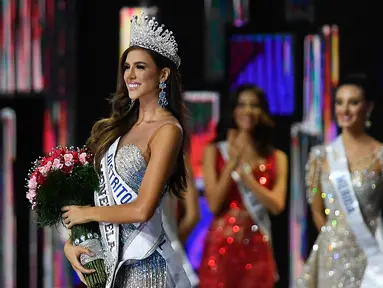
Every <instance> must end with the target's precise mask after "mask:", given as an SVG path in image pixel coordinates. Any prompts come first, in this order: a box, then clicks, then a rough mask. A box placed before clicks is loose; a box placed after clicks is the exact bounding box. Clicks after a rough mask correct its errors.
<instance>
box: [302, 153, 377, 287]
mask: <svg viewBox="0 0 383 288" xmlns="http://www.w3.org/2000/svg"><path fill="white" fill-rule="evenodd" d="M382 155H383V149H380V151H379V152H378V153H377V155H376V157H375V158H374V161H373V162H372V163H371V164H370V165H369V167H366V169H364V170H363V171H355V172H353V173H352V182H353V187H354V190H355V194H356V197H357V199H358V201H359V206H360V209H361V212H362V214H363V217H364V220H365V222H366V224H367V226H368V227H369V228H370V230H371V231H372V232H373V233H375V230H376V227H377V224H378V223H380V221H381V207H382V192H383V180H382V173H381V172H375V171H374V170H373V169H371V168H372V167H373V166H376V165H377V163H378V164H380V167H382V163H383V157H382ZM324 159H325V147H324V146H316V147H314V148H313V149H312V151H311V153H310V157H309V162H308V166H307V170H308V171H307V172H308V173H307V179H306V181H307V185H308V187H310V188H311V189H310V190H309V191H308V193H307V194H308V200H309V202H311V200H312V197H313V193H316V192H318V193H321V197H322V199H323V201H324V206H325V214H326V215H327V223H326V224H325V226H323V227H322V230H321V232H320V233H319V235H318V238H317V240H316V242H315V244H314V246H313V249H312V251H311V254H310V256H309V258H308V260H307V262H306V264H305V267H304V271H303V273H302V275H301V276H300V278H299V279H298V280H297V282H296V285H295V287H307V288H335V287H336V288H339V287H342V288H346V287H347V288H356V287H360V285H361V281H362V279H363V274H364V270H365V268H366V256H365V254H364V252H363V251H362V250H361V249H360V248H359V246H358V244H357V242H356V239H355V237H354V235H353V233H352V230H351V229H350V227H349V225H348V223H347V222H346V219H345V218H344V214H343V211H342V209H341V204H340V203H339V202H338V199H337V196H336V194H335V193H334V192H335V191H334V189H333V186H332V184H331V182H330V180H329V173H328V171H323V170H324V169H323V163H324ZM319 181H320V189H318V184H319ZM310 182H311V183H310ZM382 264H383V263H382Z"/></svg>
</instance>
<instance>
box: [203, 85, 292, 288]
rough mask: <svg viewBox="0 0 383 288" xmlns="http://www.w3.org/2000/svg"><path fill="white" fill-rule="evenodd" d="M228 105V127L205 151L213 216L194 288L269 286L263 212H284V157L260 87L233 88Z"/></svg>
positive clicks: (271, 266)
mask: <svg viewBox="0 0 383 288" xmlns="http://www.w3.org/2000/svg"><path fill="white" fill-rule="evenodd" d="M230 107H232V108H233V110H232V111H230V113H229V114H228V115H230V116H231V117H232V121H231V122H232V123H231V125H230V127H232V128H230V129H229V130H228V131H224V134H223V135H218V137H217V140H216V141H215V142H214V143H211V144H210V145H209V146H208V147H207V148H206V150H205V156H204V181H205V195H206V197H207V201H208V204H209V208H210V210H211V211H212V212H213V214H214V215H215V216H214V220H213V222H212V224H211V226H210V229H209V232H208V235H207V237H206V241H205V250H204V255H203V258H202V264H201V268H200V287H245V288H246V287H254V285H255V284H254V283H262V287H274V283H275V282H276V280H277V271H276V265H275V261H274V256H273V248H272V244H271V236H272V235H271V222H270V219H269V215H268V212H271V213H272V214H274V215H277V214H279V213H281V212H282V211H283V210H284V209H285V201H286V190H287V175H288V173H287V171H288V166H287V157H286V154H285V153H283V152H282V151H280V150H277V149H275V148H274V143H273V138H272V134H273V129H274V128H273V125H274V123H273V122H272V120H271V118H270V114H269V108H268V103H267V100H266V96H265V93H264V92H263V91H262V90H261V89H260V88H258V87H256V86H241V87H239V88H238V90H237V91H236V93H235V95H234V98H233V102H232V104H231V106H230ZM230 116H229V117H230ZM225 132H227V133H225ZM220 136H221V137H220Z"/></svg>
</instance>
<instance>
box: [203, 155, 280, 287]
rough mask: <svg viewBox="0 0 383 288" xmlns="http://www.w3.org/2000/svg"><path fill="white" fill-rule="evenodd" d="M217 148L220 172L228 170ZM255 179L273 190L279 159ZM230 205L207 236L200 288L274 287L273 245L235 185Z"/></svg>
mask: <svg viewBox="0 0 383 288" xmlns="http://www.w3.org/2000/svg"><path fill="white" fill-rule="evenodd" d="M224 165H225V163H224V160H223V158H222V156H221V154H220V152H219V150H218V149H217V166H216V167H217V171H218V173H220V171H222V169H223V168H224ZM254 176H255V178H256V179H257V180H258V181H259V182H260V183H261V184H262V185H264V186H265V187H267V188H269V189H271V188H272V186H273V183H274V180H275V156H274V155H271V156H270V157H269V158H268V159H267V161H266V164H265V165H260V166H259V167H257V168H256V169H254ZM226 203H227V204H226V206H225V207H224V208H223V209H222V212H221V214H220V215H219V216H215V218H214V219H213V222H212V225H211V227H210V229H209V232H208V234H207V236H206V241H205V247H204V253H203V257H202V262H201V266H200V271H199V276H200V286H199V287H200V288H237V287H238V288H250V287H251V288H271V287H274V284H275V280H276V266H275V261H274V257H273V252H272V248H271V243H269V239H268V237H267V236H266V235H263V234H262V232H261V231H260V230H259V228H258V226H257V223H254V222H253V220H252V219H251V217H250V214H249V212H248V211H247V209H246V207H245V205H244V203H243V201H242V198H241V195H240V192H239V191H238V188H237V186H236V184H235V183H234V182H232V184H231V189H230V191H229V194H228V196H227V201H226Z"/></svg>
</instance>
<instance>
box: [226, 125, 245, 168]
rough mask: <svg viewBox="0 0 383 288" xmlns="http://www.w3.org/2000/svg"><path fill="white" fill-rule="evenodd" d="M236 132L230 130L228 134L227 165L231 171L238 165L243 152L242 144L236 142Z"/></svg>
mask: <svg viewBox="0 0 383 288" xmlns="http://www.w3.org/2000/svg"><path fill="white" fill-rule="evenodd" d="M237 136H238V131H236V130H234V129H230V130H229V132H228V137H227V138H228V144H229V149H228V150H229V151H228V153H229V163H228V164H229V165H230V167H232V168H233V169H234V168H235V167H236V166H237V165H238V163H239V160H240V159H241V156H242V152H243V142H242V143H241V142H239V141H238V137H237Z"/></svg>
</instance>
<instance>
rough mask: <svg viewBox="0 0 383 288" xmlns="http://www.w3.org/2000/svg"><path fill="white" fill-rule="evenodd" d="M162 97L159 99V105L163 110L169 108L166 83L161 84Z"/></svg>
mask: <svg viewBox="0 0 383 288" xmlns="http://www.w3.org/2000/svg"><path fill="white" fill-rule="evenodd" d="M159 87H160V89H161V91H160V96H159V98H158V104H160V105H161V107H162V108H165V107H166V106H168V104H169V103H168V100H167V99H166V92H165V88H166V84H165V82H161V83H160V86H159Z"/></svg>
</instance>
